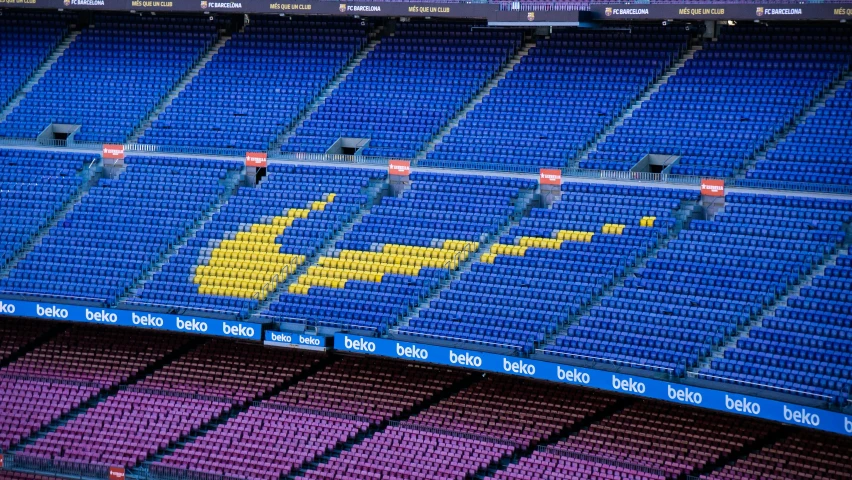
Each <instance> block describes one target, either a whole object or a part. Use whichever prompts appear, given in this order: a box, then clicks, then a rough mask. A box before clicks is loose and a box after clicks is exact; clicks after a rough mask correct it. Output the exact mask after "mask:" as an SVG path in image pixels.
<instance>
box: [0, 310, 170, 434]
mask: <svg viewBox="0 0 852 480" xmlns="http://www.w3.org/2000/svg"><path fill="white" fill-rule="evenodd" d="M185 341H186V337H184V336H182V335H175V334H164V333H159V332H147V331H136V330H133V331H124V330H109V329H107V330H105V329H103V328H99V327H89V326H77V327H73V328H71V329H68V330H66V331H64V332H62V333H60V334H59V335H57V336H56V337H54V338H53V339H51V340H50V341H48V342H47V343H45V344H43V345H42V346H40V347H38V348H36V349H35V350H33V351H31V352H29V353H27V354H26V355H24V356H22V357H20V358H18V359H17V360H15V361H14V362H12V363H11V364H9V365H7V366H6V367H5V368H3V369H0V449H2V450H8V449H9V448H11V447H12V446H15V445H17V444H18V442H20V441H21V440H22V439H24V438H27V437H29V436H31V435H33V434H35V433H36V432H38V431H39V430H40V429H41V428H42V427H44V426H45V425H47V424H49V423H50V422H52V421H55V420H58V419H59V417H61V416H62V415H65V414H67V413H69V412H70V411H71V410H72V409H74V408H77V407H78V406H79V405H80V404H81V403H83V402H85V401H88V400H89V399H91V398H93V397H94V396H97V395H98V394H101V393H103V392H104V391H105V390H106V389H108V388H112V387H115V386H117V385H119V384H120V383H124V382H127V381H128V380H129V379H131V378H132V377H134V376H136V375H138V374H139V373H140V372H141V371H143V370H144V369H146V368H150V367H151V366H152V365H153V364H155V363H156V362H158V361H160V360H162V358H163V357H165V356H166V355H168V354H169V353H171V352H173V351H174V350H176V349H177V348H179V347H180V346H181V345H182V344H183V343H184V342H185Z"/></svg>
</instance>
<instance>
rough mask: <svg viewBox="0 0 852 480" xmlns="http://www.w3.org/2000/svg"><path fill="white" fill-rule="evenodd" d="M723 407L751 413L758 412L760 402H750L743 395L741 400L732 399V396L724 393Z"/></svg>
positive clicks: (756, 413) (757, 413) (755, 413)
mask: <svg viewBox="0 0 852 480" xmlns="http://www.w3.org/2000/svg"><path fill="white" fill-rule="evenodd" d="M725 408H727V409H728V410H733V411H735V412H742V413H750V414H752V415H759V414H760V404H759V403H757V402H750V401H749V400H748V399H747V398H745V397H743V398H742V400H739V399H737V400H734V399H733V398H731V397H729V396H727V395H725Z"/></svg>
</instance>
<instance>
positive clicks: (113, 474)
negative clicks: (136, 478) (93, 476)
mask: <svg viewBox="0 0 852 480" xmlns="http://www.w3.org/2000/svg"><path fill="white" fill-rule="evenodd" d="M109 480H124V467H109Z"/></svg>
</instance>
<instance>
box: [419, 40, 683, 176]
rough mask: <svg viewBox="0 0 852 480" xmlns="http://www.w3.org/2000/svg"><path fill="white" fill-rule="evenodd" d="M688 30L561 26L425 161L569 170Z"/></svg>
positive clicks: (649, 80) (676, 52) (673, 55)
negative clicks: (562, 27) (604, 29)
mask: <svg viewBox="0 0 852 480" xmlns="http://www.w3.org/2000/svg"><path fill="white" fill-rule="evenodd" d="M687 38H688V34H687V33H686V32H684V31H683V29H682V28H679V29H677V31H675V29H674V28H670V29H667V28H665V27H659V26H653V27H642V26H634V27H633V28H632V29H631V31H624V30H622V31H611V32H607V31H582V30H577V29H571V30H558V31H554V32H553V33H552V34H551V36H550V38H549V39H540V40H538V42H537V43H536V46H535V47H533V48H532V49H530V51H529V53H528V54H527V55H526V56H525V57H524V58H523V59H522V60H521V62H520V63H519V64H518V65H516V66H515V67H514V68H512V70H511V71H509V72H508V73H507V74H506V78H505V79H503V80H500V83H499V84H498V86H497V87H496V88H494V89H492V90H491V91H490V92H489V93H488V95H486V96H485V97H484V98H483V99H482V103H480V104H478V105H476V107H475V108H474V110H473V111H472V112H469V113H468V114H467V115H466V116H465V118H464V119H462V120H461V121H460V122H459V125H458V126H457V127H455V128H453V130H452V132H451V133H450V134H449V135H447V136H446V137H444V138H443V140H442V141H441V143H440V144H438V145H437V146H436V147H435V150H434V151H433V152H430V153H429V155H428V157H427V159H426V160H425V161H424V162H423V163H421V165H424V166H441V165H446V164H454V163H460V162H461V163H466V162H471V163H476V164H478V165H481V166H487V167H486V168H505V167H510V168H511V167H516V166H522V167H527V168H530V167H532V168H537V167H550V168H563V167H566V166H568V165H569V162H570V161H571V160H572V159H574V158H575V157H576V156H577V154H578V152H580V151H582V150H584V149H586V148H587V147H588V146H589V145H590V144H591V143H592V142H593V141H595V140H596V139H597V137H598V136H599V135H600V134H601V133H603V131H604V130H605V129H606V128H607V127H608V126H609V125H610V124H611V123H612V122H613V121H614V120H615V119H616V118H617V117H618V116H620V115H621V113H622V112H623V111H624V109H625V108H627V107H628V106H629V105H630V104H631V103H632V102H633V101H635V100H636V99H637V98H638V97H639V96H640V95H641V94H642V92H643V91H644V90H645V89H646V88H648V86H649V85H651V84H652V83H654V82H655V81H656V79H657V77H658V76H659V75H660V74H661V73H662V72H664V71H665V70H666V69H667V68H668V67H669V65H670V64H671V62H672V61H673V60H674V59H675V58H677V56H678V55H679V54H680V52H681V51H682V50H683V49H684V48H686V46H687Z"/></svg>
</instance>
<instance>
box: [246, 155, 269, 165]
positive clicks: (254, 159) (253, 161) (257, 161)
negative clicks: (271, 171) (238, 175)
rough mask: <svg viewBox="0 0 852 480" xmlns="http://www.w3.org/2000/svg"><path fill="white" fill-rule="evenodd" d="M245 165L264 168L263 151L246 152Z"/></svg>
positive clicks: (264, 157)
mask: <svg viewBox="0 0 852 480" xmlns="http://www.w3.org/2000/svg"><path fill="white" fill-rule="evenodd" d="M246 166H247V167H257V168H266V153H265V152H246Z"/></svg>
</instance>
